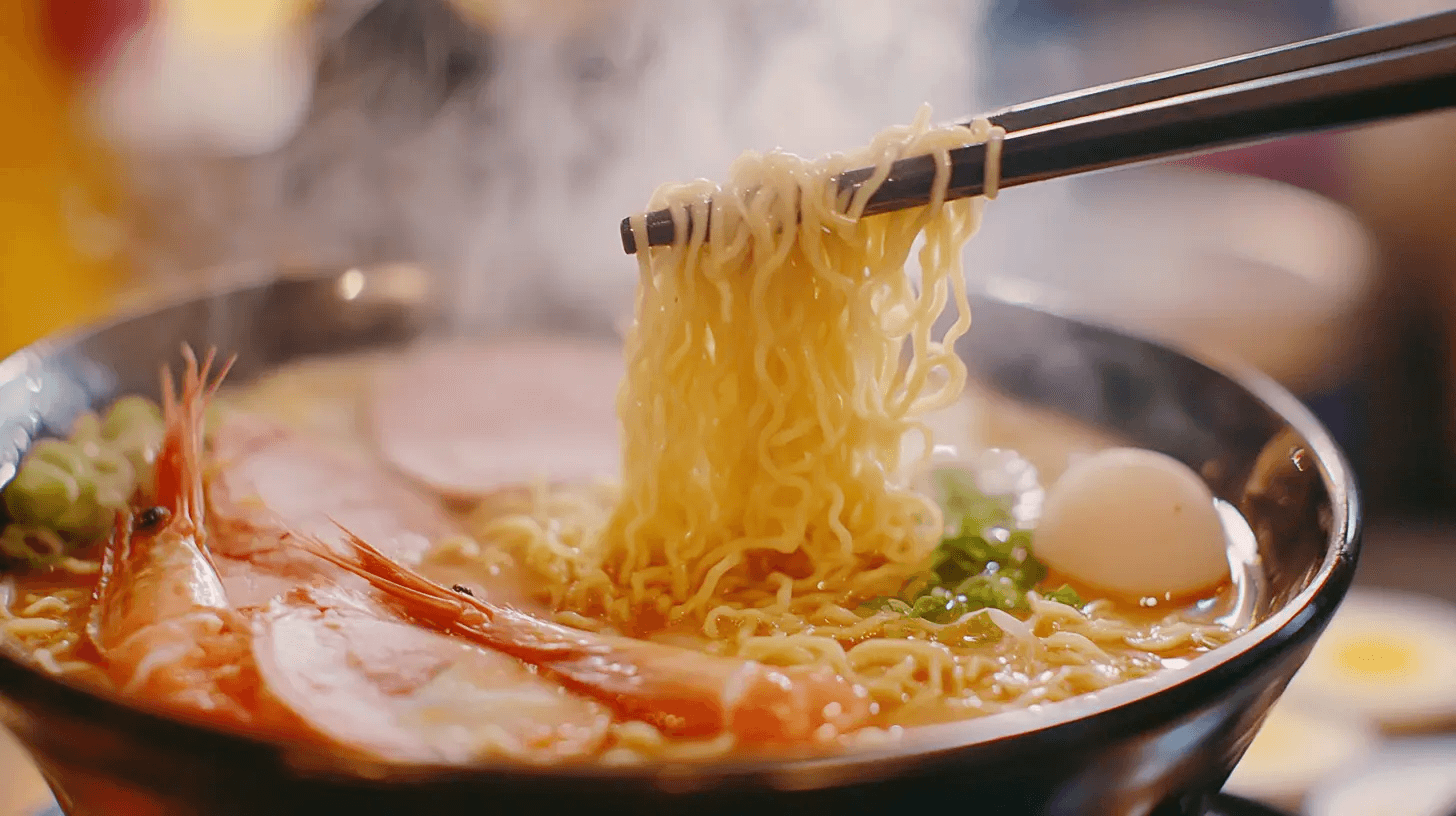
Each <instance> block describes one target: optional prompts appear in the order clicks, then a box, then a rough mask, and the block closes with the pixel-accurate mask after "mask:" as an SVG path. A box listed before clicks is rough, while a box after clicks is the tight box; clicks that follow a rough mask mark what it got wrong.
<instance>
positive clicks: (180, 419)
mask: <svg viewBox="0 0 1456 816" xmlns="http://www.w3.org/2000/svg"><path fill="white" fill-rule="evenodd" d="M182 353H183V357H184V359H185V360H186V363H187V369H186V373H185V375H184V377H183V382H182V392H181V394H180V395H178V394H176V393H175V392H174V389H173V383H172V376H171V372H170V371H169V370H168V369H167V368H166V367H163V369H162V396H163V413H164V416H165V419H166V435H165V436H164V438H163V442H162V447H161V450H160V451H159V453H158V455H157V466H156V490H155V496H156V501H157V504H156V505H155V506H153V507H150V508H147V509H145V510H143V511H141V512H140V513H138V514H137V515H136V517H135V518H134V519H133V518H129V517H128V516H127V515H126V514H124V513H123V514H118V516H117V520H116V525H115V528H114V530H113V533H112V535H111V538H110V540H109V541H108V542H107V546H106V549H105V552H104V553H103V555H102V567H101V572H100V577H99V579H98V581H97V585H96V589H95V591H94V593H93V596H92V606H91V619H90V622H89V624H88V627H87V629H88V634H89V636H90V640H91V642H92V644H93V645H94V646H95V647H96V650H97V651H98V652H99V653H100V655H101V656H102V658H103V659H104V660H105V662H106V671H107V673H108V674H109V675H110V677H111V679H112V681H113V682H114V683H116V685H117V687H118V688H120V689H121V691H122V692H123V693H125V694H129V695H135V696H141V697H144V698H147V699H150V700H153V701H156V702H159V703H162V704H164V705H172V706H180V707H182V708H185V709H188V710H190V711H193V712H197V713H201V714H203V715H205V716H209V717H211V718H214V719H216V720H218V721H220V722H225V723H231V724H240V725H247V724H251V723H252V722H253V720H254V716H253V714H252V712H253V711H254V710H255V709H256V705H255V701H254V700H253V698H252V694H251V686H252V685H253V684H252V683H250V682H249V679H248V677H247V675H248V674H249V671H248V666H247V664H248V663H249V661H250V660H251V658H250V655H249V649H248V642H247V639H246V632H247V626H246V622H245V621H243V620H242V619H241V618H239V617H238V615H237V614H236V612H235V611H234V610H233V609H232V607H231V606H230V605H229V603H228V599H227V593H226V592H225V591H224V589H223V585H222V581H221V579H220V578H219V577H218V573H217V569H216V567H215V566H214V565H213V562H212V559H211V558H210V557H209V555H208V552H207V542H206V538H207V520H206V517H205V501H204V497H203V484H202V463H201V456H202V430H203V413H204V410H205V408H206V404H207V402H208V400H209V399H210V398H211V397H212V395H213V393H214V392H215V391H216V390H217V387H218V385H219V383H220V382H221V381H222V378H223V376H224V375H225V374H226V373H227V370H228V368H229V367H230V365H231V361H228V362H227V363H224V364H223V366H222V368H221V370H220V371H219V372H218V374H217V376H216V377H215V378H212V379H211V380H210V381H209V373H210V371H211V369H212V364H213V360H214V354H213V353H212V352H209V353H208V355H207V357H206V359H204V360H203V362H202V365H201V368H200V370H199V366H198V362H197V357H196V356H195V355H194V354H193V353H192V350H191V349H190V348H188V347H186V346H184V347H183V349H182Z"/></svg>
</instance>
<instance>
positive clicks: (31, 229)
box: [0, 0, 120, 354]
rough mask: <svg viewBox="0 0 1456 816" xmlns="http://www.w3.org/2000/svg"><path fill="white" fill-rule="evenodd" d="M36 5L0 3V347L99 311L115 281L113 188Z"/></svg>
mask: <svg viewBox="0 0 1456 816" xmlns="http://www.w3.org/2000/svg"><path fill="white" fill-rule="evenodd" d="M38 6H39V2H38V0H5V2H0V111H5V112H6V113H5V120H6V124H5V127H3V128H0V225H3V228H0V354H8V353H9V352H11V351H13V350H15V349H16V348H19V347H20V346H22V345H25V344H26V343H29V342H30V341H32V340H34V339H36V338H38V337H40V336H41V335H44V334H47V333H50V332H52V331H55V330H56V329H59V328H61V327H63V326H67V325H72V324H75V323H78V322H81V321H84V320H86V319H88V318H93V317H95V316H97V315H99V314H100V313H102V312H104V311H106V310H107V309H108V308H109V307H110V305H111V303H112V298H113V297H114V295H115V293H116V290H117V286H118V283H119V281H120V275H119V264H118V259H117V253H118V250H119V249H120V246H119V244H120V230H119V227H118V226H117V222H116V221H115V220H114V219H113V218H112V217H110V214H114V213H115V212H116V211H117V206H118V203H119V197H118V195H117V193H118V190H117V188H116V187H115V185H114V181H113V179H112V177H111V176H110V174H109V172H108V167H107V165H106V162H105V157H104V155H103V153H102V151H101V150H100V148H99V146H98V145H96V144H95V143H93V142H91V141H90V140H89V139H88V138H87V137H86V135H85V134H84V133H83V132H82V129H81V128H80V127H79V126H78V124H77V121H78V119H77V117H74V116H73V115H72V106H71V95H72V89H71V80H70V78H69V77H67V76H66V74H65V72H64V70H63V69H62V68H61V67H60V66H59V65H58V64H57V63H56V61H55V60H54V59H53V58H52V57H51V55H50V53H49V52H48V51H47V50H46V47H45V44H44V42H43V40H42V35H41V33H40V32H41V29H40V26H39V23H38V15H39V9H38Z"/></svg>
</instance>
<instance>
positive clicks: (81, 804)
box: [0, 268, 1359, 816]
mask: <svg viewBox="0 0 1456 816" xmlns="http://www.w3.org/2000/svg"><path fill="white" fill-rule="evenodd" d="M429 303H430V299H429V297H428V294H427V292H426V291H425V288H424V287H422V279H421V278H420V277H419V276H418V275H417V274H416V273H414V272H412V271H411V270H410V269H408V268H396V269H385V270H375V271H373V272H359V271H352V270H351V271H348V272H343V273H337V274H313V275H308V276H295V277H290V278H286V279H280V280H277V281H274V282H272V283H268V284H261V285H256V286H249V287H244V288H241V289H238V290H235V291H231V292H228V293H225V294H222V295H218V296H214V297H210V298H205V299H199V300H193V301H188V302H185V303H181V304H179V305H175V306H172V307H169V308H164V309H160V310H157V311H154V312H151V313H148V314H145V315H142V316H138V317H133V318H129V319H124V320H121V321H119V322H116V323H112V324H111V325H108V326H104V327H101V328H98V329H95V330H92V331H87V332H83V333H81V334H78V335H74V336H71V337H66V338H62V339H58V340H52V341H47V342H42V343H38V344H36V345H35V346H32V347H30V348H28V349H25V350H23V351H21V352H19V353H17V354H15V355H13V356H12V357H10V358H9V359H7V360H5V361H4V362H3V363H0V444H3V449H0V478H8V477H9V476H10V475H11V474H13V472H14V467H15V464H16V462H17V461H18V459H19V457H20V456H21V455H22V454H23V453H24V452H25V449H26V447H27V446H28V445H29V444H30V442H31V440H32V439H34V438H36V437H37V436H39V435H44V434H48V433H54V432H57V431H58V430H61V429H65V428H67V427H68V425H69V423H70V421H71V419H72V418H73V417H74V416H75V415H76V413H77V412H79V411H81V410H83V409H85V408H87V407H91V406H97V405H101V404H104V403H106V402H107V401H108V400H110V399H111V398H113V397H114V396H115V395H117V394H120V393H127V392H133V393H146V394H155V392H156V382H155V378H156V371H157V368H158V366H159V364H160V363H161V362H163V361H174V360H175V359H176V355H177V349H178V346H179V344H180V343H181V342H183V341H184V340H185V341H189V342H191V343H192V344H194V346H205V345H209V344H216V345H218V346H219V347H220V348H221V349H222V350H224V351H229V352H230V351H236V352H238V354H239V355H240V356H239V360H238V365H237V367H236V368H235V369H234V378H235V379H234V381H235V382H236V381H245V380H246V379H248V378H251V377H254V376H256V375H258V374H259V373H260V372H263V371H266V370H268V369H269V368H270V367H272V366H275V365H278V364H280V363H283V362H285V361H288V360H291V359H294V358H297V357H300V356H303V355H313V354H322V353H330V352H343V351H348V350H355V349H363V348H376V347H382V346H384V345H387V344H397V343H404V342H408V341H409V340H410V339H411V338H414V337H416V336H419V335H420V334H422V333H426V332H428V331H429V330H430V329H431V328H432V326H434V325H436V321H435V319H434V317H433V312H432V310H431V308H430V306H429ZM522 322H529V323H533V324H535V325H536V327H538V328H540V327H543V326H550V325H553V324H554V325H555V326H557V327H564V326H566V325H568V324H571V325H575V326H578V327H579V326H580V324H581V321H580V320H579V319H576V318H573V317H571V316H563V315H549V314H543V315H535V316H532V317H531V318H529V319H526V318H522ZM514 328H519V327H514ZM964 343H965V345H964V349H965V350H967V351H969V350H974V354H967V359H968V360H969V361H970V362H971V363H972V364H973V375H974V376H975V377H977V378H978V379H979V380H981V381H982V382H983V383H984V384H985V385H987V386H988V387H991V388H994V389H998V390H1000V391H1002V392H1003V393H1005V394H1007V395H1010V396H1011V397H1014V398H1016V399H1018V400H1021V401H1024V402H1025V403H1028V404H1033V405H1040V406H1045V407H1049V408H1051V409H1055V410H1057V411H1060V412H1063V413H1065V414H1067V415H1069V416H1071V417H1073V418H1076V419H1079V420H1082V421H1084V422H1086V423H1089V424H1090V425H1092V426H1094V427H1096V428H1098V429H1101V430H1105V431H1108V432H1110V433H1112V434H1115V435H1117V436H1120V437H1122V438H1124V439H1126V440H1127V441H1128V442H1130V443H1132V444H1137V445H1141V446H1144V447H1149V448H1154V449H1157V450H1161V451H1164V452H1167V453H1169V454H1171V455H1173V456H1175V457H1177V458H1179V459H1181V460H1183V461H1184V462H1186V463H1188V464H1189V465H1191V466H1192V467H1194V468H1195V469H1197V470H1199V471H1201V472H1202V473H1203V474H1204V475H1205V477H1206V478H1207V479H1208V481H1209V484H1210V485H1211V486H1212V488H1213V490H1214V492H1215V494H1216V495H1218V496H1219V497H1221V498H1223V499H1225V500H1227V501H1229V502H1231V503H1233V504H1234V505H1235V506H1237V507H1238V508H1239V509H1240V510H1241V511H1242V512H1243V514H1244V515H1245V517H1246V518H1247V519H1248V521H1249V523H1250V526H1251V528H1252V529H1253V531H1254V533H1255V538H1256V539H1257V545H1258V549H1259V557H1260V558H1261V559H1262V566H1263V569H1264V572H1265V577H1266V583H1267V586H1266V587H1265V591H1264V592H1263V593H1262V594H1261V596H1260V599H1259V604H1258V609H1257V610H1256V612H1257V620H1258V623H1257V625H1255V626H1254V627H1253V628H1252V629H1251V630H1250V631H1249V632H1247V633H1246V634H1244V635H1243V636H1241V637H1239V638H1237V639H1236V640H1235V641H1233V642H1232V643H1230V644H1229V645H1227V646H1224V647H1222V648H1220V649H1217V650H1215V651H1214V652H1212V653H1210V654H1208V655H1204V656H1202V657H1200V658H1198V659H1197V660H1195V661H1193V663H1192V665H1190V666H1189V667H1188V668H1187V669H1184V670H1179V671H1176V672H1165V673H1163V674H1161V675H1158V676H1155V677H1153V678H1148V679H1144V680H1138V681H1133V682H1131V683H1126V684H1123V685H1120V686H1116V687H1114V688H1112V689H1109V690H1107V691H1104V692H1101V693H1099V694H1098V695H1095V696H1092V697H1083V698H1075V699H1073V700H1069V701H1066V702H1062V703H1056V704H1053V705H1049V706H1046V707H1044V708H1043V709H1042V710H1040V711H1026V712H1015V713H1012V714H1005V715H998V716H995V717H988V718H983V719H980V720H973V721H969V722H964V723H957V724H953V725H949V726H937V727H935V728H933V729H926V730H924V732H923V733H916V734H915V735H914V737H913V738H912V739H910V740H908V741H907V743H906V744H904V745H901V746H897V747H896V748H895V749H893V750H886V751H881V752H876V753H864V754H854V755H849V756H840V757H834V758H828V759H822V760H815V761H805V762H793V763H780V764H769V763H753V762H739V763H733V764H718V765H710V766H700V767H690V768H682V767H676V768H674V767H652V768H646V769H634V770H613V769H606V768H588V769H555V770H550V769H546V770H542V769H521V768H515V767H499V766H494V767H492V766H482V767H474V768H469V769H461V768H419V769H410V770H409V771H408V772H402V771H400V770H398V769H390V768H386V767H379V766H372V765H369V764H364V763H359V762H356V761H350V760H344V759H341V758H338V757H334V756H331V755H327V754H324V753H320V752H318V751H316V750H312V749H305V748H299V747H290V746H282V745H274V744H269V743H266V742H261V741H257V740H253V739H249V738H247V737H243V736H239V735H235V734H229V733H223V732H221V731H216V730H212V729H209V728H206V727H201V726H198V725H194V724H189V723H185V722H181V721H178V720H175V719H168V718H166V717H162V716H159V715H157V714H156V713H154V712H149V711H147V710H145V709H143V708H141V707H138V706H134V705H129V704H126V703H123V702H120V701H119V700H117V699H115V698H112V697H108V696H105V695H102V694H97V693H94V692H91V691H88V690H85V689H82V688H79V687H76V686H72V685H69V684H67V683H65V682H62V681H59V680H57V679H55V678H53V677H50V676H48V675H46V674H44V673H42V672H40V671H38V670H37V669H36V668H34V667H33V666H32V665H31V664H29V663H28V662H27V661H26V660H25V659H24V658H23V656H22V655H20V654H17V653H16V652H15V651H14V650H9V651H5V650H0V721H3V723H4V724H5V725H6V726H8V727H9V728H10V729H11V730H13V731H14V732H15V734H16V735H17V736H18V737H19V738H20V740H21V741H22V742H24V743H25V745H26V746H27V747H28V748H29V749H30V751H31V752H32V753H33V755H34V757H35V759H36V760H37V763H38V764H39V765H40V767H41V768H42V770H43V771H44V773H45V774H46V776H47V778H48V779H49V780H50V781H51V783H52V784H53V786H54V787H55V788H56V790H57V793H58V797H59V798H60V800H61V801H62V804H63V805H64V806H65V807H66V808H67V809H68V810H69V811H71V812H96V811H102V810H104V811H107V812H116V813H123V812H124V813H146V812H172V813H203V812H206V813H264V814H283V813H308V814H318V813H347V812H369V813H375V812H399V813H405V812H431V813H442V814H455V813H477V812H530V811H534V810H537V809H549V810H551V811H553V812H557V813H594V812H598V811H600V810H603V809H605V810H607V811H609V812H627V811H638V812H656V813H692V814H698V815H700V816H701V815H702V814H707V813H710V812H711V813H718V812H721V813H755V814H768V813H771V812H772V813H780V812H782V813H791V812H797V813H802V812H808V813H826V814H831V813H832V814H847V813H870V814H875V815H876V816H885V814H893V813H927V812H932V810H928V809H927V808H929V809H933V812H957V813H987V814H999V816H1013V815H1014V814H1068V815H1071V814H1075V815H1076V816H1095V815H1096V814H1119V816H1131V815H1132V814H1148V813H1152V814H1195V813H1203V812H1205V811H1207V810H1209V808H1210V803H1211V802H1212V798H1213V797H1214V796H1215V792H1216V791H1218V789H1219V788H1220V787H1221V786H1222V784H1223V782H1224V780H1225V778H1226V777H1227V776H1228V774H1229V772H1230V771H1231V769H1232V768H1233V766H1234V764H1235V763H1236V762H1237V761H1238V759H1239V757H1240V756H1241V755H1242V754H1243V751H1244V749H1245V747H1246V746H1247V745H1248V744H1249V741H1250V740H1251V739H1252V738H1253V736H1254V733H1255V731H1256V730H1257V728H1258V727H1259V724H1260V722H1261V720H1262V719H1263V717H1264V715H1265V713H1266V712H1267V711H1268V709H1269V707H1270V705H1272V704H1273V702H1274V701H1275V699H1276V698H1277V697H1278V696H1279V695H1280V693H1281V692H1282V691H1283V689H1284V686H1285V684H1286V683H1287V682H1288V680H1289V679H1290V677H1291V676H1292V675H1293V674H1294V672H1295V670H1296V669H1297V668H1298V667H1299V665H1300V664H1301V662H1302V661H1303V660H1304V659H1305V657H1306V655H1307V654H1308V652H1309V649H1310V647H1311V646H1312V645H1313V643H1314V640H1315V638H1316V636H1318V634H1319V633H1320V631H1321V630H1322V629H1323V627H1324V626H1325V624H1326V622H1327V621H1328V620H1329V618H1330V615H1331V614H1332V613H1333V612H1334V610H1335V607H1336V606H1337V605H1338V603H1339V602H1340V599H1341V597H1342V596H1343V594H1344V592H1345V589H1346V587H1347V585H1348V584H1349V582H1350V579H1351V576H1352V573H1353V571H1354V566H1355V555H1356V550H1357V542H1358V537H1359V508H1358V503H1357V499H1356V493H1355V486H1354V484H1353V483H1352V481H1351V476H1350V473H1349V469H1348V467H1347V465H1346V463H1345V460H1344V458H1343V457H1342V455H1341V453H1340V452H1339V451H1338V450H1337V449H1336V448H1335V446H1334V445H1333V444H1332V443H1331V442H1330V440H1329V437H1328V436H1327V435H1326V433H1325V431H1324V429H1322V428H1321V427H1320V426H1319V425H1318V424H1317V423H1316V422H1315V420H1314V419H1312V418H1311V417H1310V415H1309V413H1308V412H1306V411H1305V410H1304V409H1303V408H1302V407H1301V406H1300V405H1299V404H1298V402H1296V401H1295V400H1294V399H1293V398H1292V397H1290V396H1289V395H1288V394H1287V393H1285V392H1284V391H1282V390H1281V389H1279V388H1278V387H1276V386H1274V385H1273V384H1271V383H1270V382H1268V381H1267V380H1265V379H1263V378H1260V377H1255V376H1250V375H1245V374H1230V373H1227V372H1226V371H1223V370H1219V369H1218V368H1213V367H1210V366H1207V365H1204V364H1202V363H1199V362H1195V361H1193V360H1191V359H1189V358H1188V357H1186V356H1183V355H1180V354H1178V353H1176V352H1174V351H1170V350H1169V349H1167V348H1163V347H1160V346H1158V345H1155V344H1152V343H1149V342H1146V341H1143V340H1138V339H1134V338H1131V337H1128V336H1126V335H1124V334H1120V333H1118V332H1115V331H1110V330H1107V329H1104V328H1098V327H1094V326H1090V325H1086V324H1082V323H1078V322H1074V321H1071V320H1067V319H1065V318H1062V317H1057V316H1055V315H1051V314H1046V313H1043V312H1040V311H1037V310H1034V309H1029V308H1025V307H1021V306H1016V305H1011V304H1007V303H1002V302H993V301H982V302H978V303H976V304H975V322H974V327H973V329H972V331H971V333H970V335H969V336H968V337H967V338H966V339H965V341H964Z"/></svg>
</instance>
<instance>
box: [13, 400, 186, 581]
mask: <svg viewBox="0 0 1456 816" xmlns="http://www.w3.org/2000/svg"><path fill="white" fill-rule="evenodd" d="M164 432H165V427H164V425H163V422H162V413H161V411H160V410H159V409H158V408H157V406H156V405H155V404H153V403H151V402H149V401H148V400H145V399H142V398H140V397H125V398H122V399H120V400H118V401H117V402H116V404H114V405H113V406H112V407H111V409H110V410H109V411H107V412H106V415H105V417H104V418H103V417H100V416H98V415H96V414H93V413H85V414H82V415H81V416H79V417H77V419H76V422H75V424H74V425H73V426H72V430H71V436H70V437H69V438H68V439H41V440H37V441H36V442H35V444H34V445H32V446H31V448H30V450H29V451H28V452H27V453H26V456H25V459H24V461H22V462H21V464H20V468H19V469H18V470H17V472H16V474H15V478H14V479H12V480H11V482H10V484H8V485H6V486H5V490H4V495H3V500H4V502H5V508H6V510H7V511H8V512H9V515H10V520H11V522H12V523H11V525H10V527H9V528H7V529H6V530H5V531H4V532H3V534H0V542H3V546H0V557H3V558H4V560H7V561H12V562H14V561H18V562H21V563H25V564H30V565H42V564H44V563H52V562H53V561H54V559H55V558H59V557H61V556H64V555H68V554H70V551H71V550H73V549H76V548H79V547H83V546H85V545H87V544H90V543H92V542H94V541H96V540H97V539H99V538H100V537H102V536H103V535H105V534H106V531H107V530H108V529H109V528H110V526H111V522H112V519H113V518H114V517H115V514H116V513H117V512H119V511H122V510H125V509H126V507H127V505H128V504H129V503H130V502H131V500H132V499H133V497H134V496H136V494H137V491H138V489H148V488H149V487H150V484H151V481H152V473H153V467H154V463H155V461H156V457H157V451H158V449H159V448H160V447H161V443H162V436H163V434H164ZM58 543H59V545H61V546H58Z"/></svg>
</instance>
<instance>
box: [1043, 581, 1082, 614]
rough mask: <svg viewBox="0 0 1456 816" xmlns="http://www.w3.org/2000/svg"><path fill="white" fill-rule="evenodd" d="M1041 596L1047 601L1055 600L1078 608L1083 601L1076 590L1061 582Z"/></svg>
mask: <svg viewBox="0 0 1456 816" xmlns="http://www.w3.org/2000/svg"><path fill="white" fill-rule="evenodd" d="M1042 597H1043V598H1046V599H1047V600H1049V601H1056V602H1057V603H1060V604H1066V605H1067V606H1074V607H1076V608H1078V609H1081V608H1082V604H1083V603H1084V602H1083V600H1082V596H1081V595H1078V594H1077V590H1075V589H1072V587H1071V586H1069V585H1067V584H1062V585H1061V586H1059V587H1057V588H1056V589H1054V590H1052V591H1051V592H1048V593H1046V594H1045V595H1043V596H1042Z"/></svg>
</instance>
